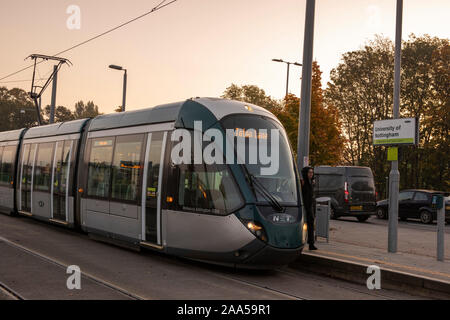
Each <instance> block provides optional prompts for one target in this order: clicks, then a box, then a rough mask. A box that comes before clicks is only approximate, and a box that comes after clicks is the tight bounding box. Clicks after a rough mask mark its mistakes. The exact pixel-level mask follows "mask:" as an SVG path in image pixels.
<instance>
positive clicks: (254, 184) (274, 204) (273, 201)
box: [243, 165, 284, 212]
mask: <svg viewBox="0 0 450 320" xmlns="http://www.w3.org/2000/svg"><path fill="white" fill-rule="evenodd" d="M243 167H244V168H245V172H246V173H247V176H248V178H249V180H250V183H251V185H252V187H256V188H257V189H258V192H259V193H260V194H261V195H262V196H263V197H264V198H266V200H267V201H268V202H269V203H270V205H271V206H272V208H274V209H275V210H276V211H278V212H282V211H283V210H284V208H283V206H282V205H281V204H280V202H278V200H277V199H275V197H274V196H273V195H271V194H270V192H269V191H267V189H266V187H264V185H263V184H262V183H261V181H259V180H258V178H256V177H255V176H254V175H253V174H251V173H250V171H249V170H248V168H247V167H246V166H245V165H244V166H243ZM254 191H255V190H254ZM255 195H256V192H255Z"/></svg>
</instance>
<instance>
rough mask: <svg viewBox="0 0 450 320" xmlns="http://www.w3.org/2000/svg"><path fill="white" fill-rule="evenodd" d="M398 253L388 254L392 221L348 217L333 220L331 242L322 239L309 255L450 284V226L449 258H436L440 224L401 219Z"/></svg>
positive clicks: (448, 238) (449, 229)
mask: <svg viewBox="0 0 450 320" xmlns="http://www.w3.org/2000/svg"><path fill="white" fill-rule="evenodd" d="M398 226H399V229H398V252H397V253H388V252H387V246H388V242H387V239H388V222H387V221H386V220H379V219H377V218H376V217H372V218H370V219H369V220H368V221H367V222H365V223H360V222H358V221H356V219H355V218H350V217H345V218H340V219H338V220H331V221H330V241H329V243H326V240H324V239H321V238H319V239H318V242H317V243H316V246H317V247H318V248H319V250H317V251H308V250H305V253H306V254H311V255H317V256H321V257H330V258H335V259H342V260H347V261H353V262H356V263H362V264H371V265H372V264H373V265H378V266H380V267H384V268H387V269H391V270H398V271H401V272H406V273H410V274H414V275H417V276H423V277H428V278H432V279H436V280H439V281H444V282H448V283H450V226H449V225H447V226H446V230H445V261H444V262H440V261H437V260H436V242H437V240H436V238H437V234H436V225H435V224H431V225H423V224H421V223H420V222H417V221H407V222H403V221H399V225H398Z"/></svg>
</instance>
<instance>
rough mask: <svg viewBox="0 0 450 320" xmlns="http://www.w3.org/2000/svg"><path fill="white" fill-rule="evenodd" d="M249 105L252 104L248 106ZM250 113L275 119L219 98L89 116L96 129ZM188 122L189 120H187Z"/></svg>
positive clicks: (31, 134)
mask: <svg viewBox="0 0 450 320" xmlns="http://www.w3.org/2000/svg"><path fill="white" fill-rule="evenodd" d="M249 106H251V108H249ZM249 112H250V113H252V114H256V115H264V116H268V117H271V118H274V119H276V117H275V116H274V115H273V114H272V113H271V112H269V111H267V110H266V109H264V108H262V107H259V106H256V105H253V104H250V103H245V102H240V101H234V100H227V99H220V98H193V99H188V100H185V101H180V102H175V103H169V104H162V105H158V106H155V107H152V108H146V109H141V110H134V111H127V112H120V113H112V114H106V115H100V116H98V117H96V118H94V119H92V120H91V122H90V125H89V131H99V130H107V129H115V128H123V127H133V126H140V125H148V124H156V123H164V122H177V123H181V124H182V125H183V126H186V127H189V126H190V125H192V121H194V120H199V119H198V117H202V118H203V117H204V118H205V120H206V122H209V123H210V124H212V122H216V121H217V120H221V119H222V118H223V117H225V116H227V115H229V114H241V113H242V114H245V113H249ZM88 120H89V119H80V120H74V121H69V122H62V123H55V124H50V125H45V126H39V127H33V128H30V129H28V130H27V131H26V132H25V134H24V139H35V138H42V137H51V136H60V135H67V134H74V133H80V132H81V130H82V129H83V126H84V125H85V123H86V122H87V121H88ZM189 123H191V124H189ZM24 130H26V129H20V130H14V131H7V132H0V141H13V140H19V138H20V135H21V134H22V132H23V131H24Z"/></svg>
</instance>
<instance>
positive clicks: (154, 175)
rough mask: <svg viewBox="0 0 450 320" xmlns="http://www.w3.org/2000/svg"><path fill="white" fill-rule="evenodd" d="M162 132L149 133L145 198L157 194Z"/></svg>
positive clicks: (149, 198) (148, 198)
mask: <svg viewBox="0 0 450 320" xmlns="http://www.w3.org/2000/svg"><path fill="white" fill-rule="evenodd" d="M163 138H164V133H163V132H153V133H152V134H151V144H150V152H149V155H148V172H147V200H151V199H155V200H156V197H157V195H158V182H159V169H160V166H161V164H160V162H161V152H162V143H163Z"/></svg>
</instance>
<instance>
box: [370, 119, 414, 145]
mask: <svg viewBox="0 0 450 320" xmlns="http://www.w3.org/2000/svg"><path fill="white" fill-rule="evenodd" d="M418 142H419V121H418V119H416V118H402V119H389V120H381V121H375V122H374V124H373V144H374V145H375V146H398V145H417V144H418Z"/></svg>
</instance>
